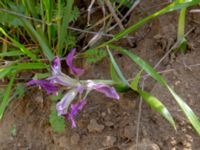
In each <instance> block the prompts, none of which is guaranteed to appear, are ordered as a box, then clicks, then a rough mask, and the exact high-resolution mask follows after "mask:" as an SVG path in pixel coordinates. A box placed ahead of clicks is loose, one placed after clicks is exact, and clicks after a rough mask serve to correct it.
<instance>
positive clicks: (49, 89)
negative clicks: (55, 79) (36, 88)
mask: <svg viewBox="0 0 200 150" xmlns="http://www.w3.org/2000/svg"><path fill="white" fill-rule="evenodd" d="M34 84H38V85H40V86H41V87H42V88H44V89H45V90H46V91H47V94H52V93H55V92H57V91H58V88H57V87H56V86H55V85H54V84H52V83H50V82H49V81H48V80H31V81H29V82H28V83H27V85H34Z"/></svg>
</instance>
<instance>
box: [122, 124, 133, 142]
mask: <svg viewBox="0 0 200 150" xmlns="http://www.w3.org/2000/svg"><path fill="white" fill-rule="evenodd" d="M134 136H135V132H134V126H133V125H128V126H126V127H125V128H124V132H123V138H127V139H130V140H131V139H133V137H134Z"/></svg>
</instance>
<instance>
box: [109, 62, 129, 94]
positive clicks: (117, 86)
mask: <svg viewBox="0 0 200 150" xmlns="http://www.w3.org/2000/svg"><path fill="white" fill-rule="evenodd" d="M110 74H111V78H112V80H113V81H114V83H115V84H114V87H115V89H116V90H117V92H126V91H128V90H129V87H128V86H127V85H125V84H124V83H123V82H122V81H121V79H120V78H119V76H118V74H117V72H116V71H115V68H114V67H113V65H112V63H111V64H110Z"/></svg>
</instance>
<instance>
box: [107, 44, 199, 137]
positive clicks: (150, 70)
mask: <svg viewBox="0 0 200 150" xmlns="http://www.w3.org/2000/svg"><path fill="white" fill-rule="evenodd" d="M109 47H110V48H112V49H115V50H117V51H119V52H120V53H122V54H124V55H127V56H128V57H129V58H130V59H131V60H132V61H134V62H135V63H136V64H138V65H139V66H140V67H141V68H142V69H143V70H145V71H146V72H147V73H148V74H150V75H151V76H152V77H153V78H154V79H155V80H157V81H158V82H159V83H160V84H161V85H162V86H164V87H165V88H167V89H168V90H169V92H170V93H171V94H172V96H173V97H174V99H175V100H176V102H177V103H178V105H179V106H180V108H181V109H182V111H183V112H184V114H185V115H186V117H187V118H188V120H189V121H190V123H191V124H192V125H193V127H194V128H195V130H196V131H197V133H198V134H199V135H200V121H199V119H198V117H197V116H196V115H195V113H194V112H193V111H192V109H191V108H190V107H189V106H188V105H187V104H186V103H185V102H184V100H183V99H182V98H181V97H179V96H178V95H177V94H176V93H175V91H174V90H173V89H171V88H170V86H169V85H168V84H167V82H166V81H165V79H164V78H163V77H162V76H161V75H160V74H159V73H158V72H157V71H156V70H155V69H154V68H152V67H151V66H150V65H149V64H147V63H146V62H145V61H144V60H142V59H141V58H140V57H139V56H137V55H135V54H133V53H132V52H129V51H127V50H125V49H123V48H121V47H118V46H114V45H109Z"/></svg>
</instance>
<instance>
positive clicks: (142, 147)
mask: <svg viewBox="0 0 200 150" xmlns="http://www.w3.org/2000/svg"><path fill="white" fill-rule="evenodd" d="M136 147H137V148H136ZM135 149H137V150H160V148H159V146H158V145H157V144H155V143H153V142H152V141H150V140H149V139H143V140H142V142H141V143H138V145H136V144H132V145H130V146H129V147H128V148H127V149H125V150H135Z"/></svg>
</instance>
